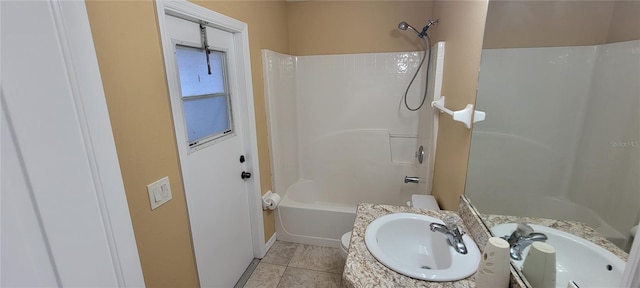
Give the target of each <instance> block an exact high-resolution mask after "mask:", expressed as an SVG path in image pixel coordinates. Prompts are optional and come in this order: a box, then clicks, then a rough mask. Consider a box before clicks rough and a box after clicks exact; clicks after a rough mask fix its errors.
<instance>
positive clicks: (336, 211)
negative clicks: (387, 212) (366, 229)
mask: <svg viewBox="0 0 640 288" xmlns="http://www.w3.org/2000/svg"><path fill="white" fill-rule="evenodd" d="M322 186H323V185H322V183H318V182H316V181H312V180H301V181H298V182H297V183H295V184H293V185H291V186H290V187H289V188H288V189H287V192H286V195H285V197H284V198H283V199H282V202H280V206H278V209H276V233H277V238H278V240H282V241H288V242H295V243H303V244H310V245H318V246H326V247H335V248H338V247H340V237H341V236H342V234H344V233H345V232H347V231H350V230H351V229H352V227H353V222H354V221H355V218H356V206H357V205H358V203H361V202H371V203H384V204H391V205H406V203H407V201H409V200H410V199H411V195H412V194H416V193H417V185H415V184H414V185H410V184H402V185H401V187H402V188H401V189H400V191H395V193H386V194H388V195H389V197H385V198H386V200H379V199H366V198H367V197H366V193H364V195H362V194H363V193H357V194H360V196H359V197H363V198H362V199H361V200H358V199H355V198H351V199H349V197H348V196H347V197H339V196H340V193H326V190H324V189H323V188H322ZM367 188H369V189H372V190H375V188H374V187H367ZM367 188H364V189H367ZM352 194H353V193H352ZM342 196H346V195H344V194H343V195H342ZM374 198H375V197H374ZM372 200H373V201H372Z"/></svg>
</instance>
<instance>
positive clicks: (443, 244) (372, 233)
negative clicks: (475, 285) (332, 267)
mask: <svg viewBox="0 0 640 288" xmlns="http://www.w3.org/2000/svg"><path fill="white" fill-rule="evenodd" d="M431 223H440V224H443V222H442V221H441V220H440V219H437V218H433V217H429V216H426V215H419V214H412V213H396V214H389V215H385V216H382V217H380V218H378V219H376V220H374V221H373V222H371V224H369V226H367V230H366V232H365V243H366V245H367V248H368V249H369V251H370V252H371V254H372V255H373V256H374V257H375V258H376V259H377V260H378V261H380V263H382V264H383V265H384V266H387V267H388V268H389V269H391V270H393V271H396V272H398V273H400V274H403V275H406V276H409V277H412V278H416V279H421V280H429V281H453V280H459V279H463V278H466V277H468V276H471V275H472V274H473V273H475V272H476V269H478V264H479V263H480V251H479V250H478V247H477V246H476V244H475V243H474V242H473V240H472V239H471V237H469V236H468V235H463V236H462V237H463V241H464V244H465V245H466V246H467V250H468V252H467V254H465V255H463V254H460V253H458V252H456V251H455V250H454V248H453V247H452V246H451V245H449V242H448V241H447V238H446V236H445V235H444V234H442V233H439V232H431V230H430V229H429V224H431Z"/></svg>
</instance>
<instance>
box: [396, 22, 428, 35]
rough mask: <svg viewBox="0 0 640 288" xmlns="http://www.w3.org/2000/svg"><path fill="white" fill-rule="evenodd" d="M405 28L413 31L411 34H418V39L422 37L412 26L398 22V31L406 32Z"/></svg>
mask: <svg viewBox="0 0 640 288" xmlns="http://www.w3.org/2000/svg"><path fill="white" fill-rule="evenodd" d="M407 28H409V29H411V30H413V32H416V34H418V37H420V38H422V37H424V35H422V33H420V32H418V30H416V28H413V26H411V25H409V23H407V22H404V21H402V22H400V24H398V29H400V30H407Z"/></svg>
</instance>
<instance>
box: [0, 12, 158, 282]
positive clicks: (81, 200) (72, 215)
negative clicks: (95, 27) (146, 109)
mask: <svg viewBox="0 0 640 288" xmlns="http://www.w3.org/2000/svg"><path fill="white" fill-rule="evenodd" d="M24 3H28V2H24ZM3 4H4V3H3ZM14 5H21V4H19V3H18V4H14ZM39 5H46V6H48V7H47V8H46V10H48V11H47V12H46V13H47V14H48V15H46V16H45V17H44V18H46V19H37V20H36V19H32V20H31V21H30V23H29V24H27V25H21V26H19V27H15V26H14V27H10V26H7V27H10V28H6V29H15V30H14V31H15V32H16V33H20V34H19V35H21V36H20V37H22V39H24V37H27V38H35V40H36V41H37V40H40V38H39V37H45V38H47V39H49V40H47V42H45V43H38V44H40V45H45V46H46V45H53V47H51V49H55V50H59V51H61V55H60V57H59V58H57V57H54V58H57V59H50V58H47V57H41V56H39V55H34V54H33V53H31V52H29V51H25V50H27V49H21V48H19V47H18V48H17V49H16V47H17V45H26V44H25V43H9V42H7V43H5V42H3V44H2V46H3V48H2V49H3V52H5V51H9V52H6V53H10V55H5V54H3V55H2V56H3V57H4V56H7V57H14V58H15V59H19V60H20V61H27V62H28V61H36V62H37V63H40V65H43V66H46V65H60V64H59V63H60V62H59V61H62V65H63V66H64V67H62V69H64V70H66V75H64V76H62V77H63V78H65V80H66V83H64V85H68V87H69V89H70V99H68V98H64V99H59V98H54V99H53V100H50V101H53V103H56V104H55V105H50V106H47V105H46V104H45V105H33V103H34V101H39V100H38V99H40V100H42V99H45V98H52V97H60V95H55V94H54V95H50V94H46V93H45V94H40V93H34V94H40V95H24V93H25V92H23V91H21V89H20V88H19V87H20V85H25V84H24V83H25V82H26V83H32V82H33V81H42V80H45V79H41V78H38V77H40V76H31V77H35V78H31V77H29V79H24V77H23V76H15V75H14V76H15V77H6V75H5V82H4V83H2V84H0V89H1V90H2V95H1V98H2V106H3V107H2V113H6V115H5V116H6V118H7V119H8V120H7V121H8V123H7V125H8V127H10V128H9V130H11V131H12V133H11V135H3V137H5V136H6V137H11V138H12V139H13V140H12V141H13V142H14V143H16V145H18V146H17V147H18V152H17V153H18V159H19V161H20V165H21V166H22V169H23V173H24V174H23V175H25V177H26V181H27V185H28V187H29V189H28V191H22V190H15V189H21V188H20V187H13V186H11V187H5V188H6V189H10V190H14V191H22V192H20V193H29V194H30V197H31V199H32V200H31V201H33V203H34V205H35V206H34V208H33V209H35V213H36V214H34V215H36V217H37V219H39V220H38V221H39V222H40V225H41V226H40V230H41V233H42V235H44V237H45V241H46V243H47V249H48V251H49V252H48V253H49V255H50V257H51V258H52V263H53V267H54V269H55V274H56V275H55V278H56V281H57V282H58V285H63V286H65V285H71V286H74V285H76V286H77V285H79V286H93V285H100V283H97V282H95V281H96V280H95V279H96V278H100V279H103V280H104V279H113V280H109V281H113V282H109V283H110V284H105V283H102V284H103V285H109V286H111V285H113V286H116V285H117V286H118V287H144V285H145V284H144V279H143V275H142V268H141V265H140V259H139V254H138V248H137V245H136V241H135V236H134V232H133V226H132V223H131V217H130V214H129V206H128V204H127V199H126V195H125V189H124V184H123V182H122V174H121V171H120V165H119V162H118V156H117V152H116V147H115V143H114V139H113V134H112V129H111V122H110V119H109V113H108V110H107V104H106V100H105V96H104V90H103V86H102V80H101V77H100V70H99V67H98V61H97V57H96V53H95V48H94V43H93V37H92V35H91V28H90V26H89V18H88V14H87V10H86V6H85V3H84V1H63V0H48V1H47V3H42V2H41V4H39ZM38 7H40V8H36V9H41V8H42V7H43V6H38ZM24 9H27V8H24ZM38 11H40V13H41V12H42V11H43V10H38ZM26 13H29V12H26ZM31 16H33V17H37V16H34V15H29V17H31ZM49 17H50V18H49ZM3 21H4V19H3ZM51 22H53V25H52V26H53V29H51V30H53V31H54V32H53V34H54V35H50V34H48V33H50V30H45V29H42V27H41V26H42V25H51V24H50V23H51ZM3 24H7V23H3ZM14 25H15V24H14ZM3 28H4V27H3ZM3 31H4V29H3ZM45 31H46V32H45ZM23 36H24V37H23ZM50 37H53V38H50ZM50 39H55V40H54V41H50ZM3 40H5V41H6V39H3ZM52 42H57V43H52ZM5 45H6V46H5ZM37 46H38V45H36V47H37ZM40 49H42V46H40ZM45 49H47V48H45ZM36 54H37V53H36ZM43 58H44V59H43ZM48 61H49V62H48ZM52 63H53V64H52ZM2 65H3V67H2V70H5V68H6V69H8V71H7V72H11V69H15V68H16V67H14V66H13V64H6V65H7V67H5V62H3V64H2ZM55 67H59V66H55ZM22 74H23V73H21V74H19V75H22ZM7 75H8V74H7ZM7 78H10V79H12V80H10V81H11V82H9V81H6V79H7ZM42 82H46V81H42ZM26 85H28V84H26ZM36 85H37V84H36ZM42 85H43V87H42V89H41V90H46V89H47V87H50V86H46V85H57V84H56V83H51V82H48V83H46V84H42ZM61 85H63V84H61ZM16 87H18V88H16ZM30 91H36V90H30ZM29 93H30V92H29ZM64 96H66V95H64ZM34 99H35V100H34ZM61 107H62V109H64V108H66V109H65V110H60V109H61ZM70 107H71V108H70ZM69 108H70V109H71V111H73V117H75V119H74V120H69V118H64V117H62V118H64V120H60V121H59V122H57V121H56V120H59V119H61V114H62V113H64V111H69ZM34 115H35V117H34ZM40 115H42V119H40V117H41V116H40ZM45 115H46V116H45ZM66 116H69V115H66ZM39 121H53V122H55V123H51V122H49V123H42V122H39ZM69 126H71V127H69ZM78 129H79V130H78ZM66 130H69V131H71V130H72V131H73V132H69V133H66V132H65V131H66ZM76 131H77V132H76ZM76 133H77V134H76ZM49 134H54V135H58V136H59V137H78V138H79V139H80V140H79V141H80V142H79V143H81V144H80V145H81V146H82V147H83V148H84V149H78V150H74V151H73V152H69V154H67V155H61V153H60V152H59V151H57V150H56V148H53V147H49V146H48V145H47V138H46V137H45V136H46V135H49ZM43 138H44V139H43ZM78 138H73V139H74V141H78V140H77V139H78ZM62 139H66V138H62ZM74 143H78V142H74ZM56 152H58V153H56ZM65 157H68V158H65ZM71 157H73V158H74V159H76V158H79V159H85V161H86V164H87V167H88V168H87V169H88V170H89V171H88V173H86V178H82V181H80V180H78V181H77V182H78V183H80V182H82V183H86V181H89V182H91V183H92V185H90V188H87V186H82V187H85V188H87V189H86V190H85V189H73V188H69V187H74V188H75V187H78V188H79V187H81V186H80V184H78V185H75V183H74V177H71V179H70V178H69V177H68V174H65V173H63V172H62V171H61V170H72V171H82V172H84V171H85V170H84V169H85V168H84V165H80V166H71V167H66V168H67V169H60V168H61V167H64V164H65V163H67V162H66V161H65V159H67V160H68V159H69V158H71ZM3 161H4V159H3ZM73 163H78V162H73ZM68 165H70V164H68ZM49 168H51V169H49ZM16 169H20V168H19V167H16ZM77 177H78V178H80V177H85V175H82V176H81V175H77ZM60 181H63V182H65V181H66V182H67V183H71V184H69V185H66V186H64V187H67V188H65V189H69V190H65V189H61V188H57V187H56V185H55V184H56V183H58V182H60ZM43 187H49V188H47V189H43ZM5 192H9V191H3V192H2V193H3V194H4V193H5ZM96 215H97V219H98V221H95V222H94V221H93V220H90V219H96ZM85 216H90V217H85ZM68 231H77V232H76V233H75V234H74V233H68ZM28 243H31V242H29V239H27V241H26V242H25V243H24V245H27V246H25V247H27V248H26V249H30V248H29V247H28V245H29V244H28ZM103 243H106V247H107V248H106V251H108V252H107V253H108V254H109V255H104V254H99V257H98V256H96V257H94V256H95V255H96V254H94V252H95V253H98V252H96V251H97V250H99V249H100V251H104V250H102V249H104V248H103V247H104V246H103V245H104V244H103ZM100 253H102V252H100ZM97 258H100V260H98V259H97ZM104 258H110V259H109V260H104ZM8 261H11V260H10V259H9V260H8ZM101 261H106V262H108V263H109V264H107V265H106V266H107V267H108V268H106V269H102V268H105V267H104V266H99V265H103V264H99V263H104V262H101ZM97 266H99V267H102V268H100V269H98V268H96V267H97ZM96 269H98V270H96ZM22 272H24V274H23V275H12V276H13V277H30V276H31V277H38V276H39V275H30V274H29V272H27V271H21V272H19V273H22ZM92 274H93V275H92ZM98 274H100V277H98ZM5 276H6V275H5ZM104 281H107V280H104Z"/></svg>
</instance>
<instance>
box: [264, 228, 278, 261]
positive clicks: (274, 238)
mask: <svg viewBox="0 0 640 288" xmlns="http://www.w3.org/2000/svg"><path fill="white" fill-rule="evenodd" d="M275 243H276V232H273V235H271V238H269V241H267V243H266V244H265V248H266V249H265V251H267V252H269V249H271V246H273V244H275ZM263 257H264V256H263Z"/></svg>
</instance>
